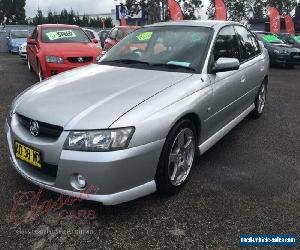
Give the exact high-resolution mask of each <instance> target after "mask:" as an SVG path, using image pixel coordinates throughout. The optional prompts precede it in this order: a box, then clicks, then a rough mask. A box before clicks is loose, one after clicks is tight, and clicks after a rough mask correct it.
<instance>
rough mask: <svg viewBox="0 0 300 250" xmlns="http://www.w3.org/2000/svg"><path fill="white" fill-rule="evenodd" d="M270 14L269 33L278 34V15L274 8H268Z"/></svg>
mask: <svg viewBox="0 0 300 250" xmlns="http://www.w3.org/2000/svg"><path fill="white" fill-rule="evenodd" d="M269 13H270V32H272V33H275V34H278V33H280V14H279V12H278V10H277V9H276V8H275V7H269Z"/></svg>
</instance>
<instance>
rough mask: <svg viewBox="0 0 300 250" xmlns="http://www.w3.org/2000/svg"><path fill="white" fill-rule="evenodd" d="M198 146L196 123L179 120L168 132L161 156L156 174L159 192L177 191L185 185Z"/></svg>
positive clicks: (170, 192) (169, 192) (171, 192)
mask: <svg viewBox="0 0 300 250" xmlns="http://www.w3.org/2000/svg"><path fill="white" fill-rule="evenodd" d="M179 146H180V147H179ZM196 148H197V133H196V128H195V125H194V123H193V122H191V121H190V120H181V121H179V122H178V123H177V124H176V125H175V126H174V127H173V128H172V130H171V131H170V133H169V134H168V136H167V139H166V142H165V145H164V147H163V150H162V153H161V156H160V160H159V164H158V167H157V171H156V175H155V182H156V186H157V191H158V192H159V193H162V194H173V193H177V192H178V191H179V190H180V189H181V188H182V187H183V186H184V184H185V183H186V182H187V180H188V177H189V174H190V171H191V169H192V167H193V166H194V164H195V162H196V155H197V151H196Z"/></svg>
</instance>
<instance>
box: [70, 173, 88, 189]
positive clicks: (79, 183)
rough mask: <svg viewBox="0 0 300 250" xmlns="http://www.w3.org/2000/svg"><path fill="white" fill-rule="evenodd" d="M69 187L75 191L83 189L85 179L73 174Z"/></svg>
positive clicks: (85, 182) (85, 184)
mask: <svg viewBox="0 0 300 250" xmlns="http://www.w3.org/2000/svg"><path fill="white" fill-rule="evenodd" d="M71 185H72V186H73V187H74V188H75V189H80V190H82V189H84V188H85V187H86V186H87V180H86V178H84V176H83V175H81V174H74V175H72V177H71Z"/></svg>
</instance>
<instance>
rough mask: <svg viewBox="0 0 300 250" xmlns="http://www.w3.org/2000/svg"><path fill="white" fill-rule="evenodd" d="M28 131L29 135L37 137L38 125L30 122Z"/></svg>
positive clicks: (35, 122)
mask: <svg viewBox="0 0 300 250" xmlns="http://www.w3.org/2000/svg"><path fill="white" fill-rule="evenodd" d="M29 129H30V133H31V134H32V135H33V136H38V135H39V130H40V127H39V123H38V122H37V121H31V122H30V128H29Z"/></svg>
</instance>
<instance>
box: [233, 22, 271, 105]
mask: <svg viewBox="0 0 300 250" xmlns="http://www.w3.org/2000/svg"><path fill="white" fill-rule="evenodd" d="M235 30H236V33H237V36H238V38H239V39H238V40H239V43H240V49H241V69H243V70H244V71H245V75H246V78H247V81H246V82H245V84H243V85H241V86H242V87H243V93H244V98H243V99H244V102H243V105H245V106H247V105H248V106H250V105H251V104H252V103H253V102H254V99H255V97H256V94H257V93H258V87H259V86H260V85H261V83H262V82H263V79H264V77H265V71H266V62H265V58H264V55H263V53H262V50H261V48H260V46H259V43H258V41H257V39H256V38H255V37H254V35H253V34H252V33H251V32H249V31H248V30H247V29H246V28H245V27H243V26H238V25H237V26H235Z"/></svg>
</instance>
